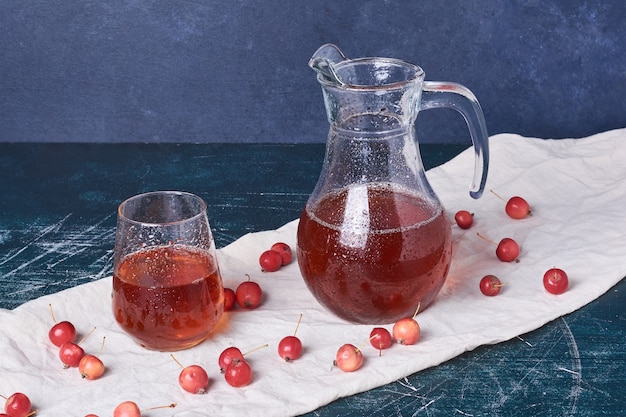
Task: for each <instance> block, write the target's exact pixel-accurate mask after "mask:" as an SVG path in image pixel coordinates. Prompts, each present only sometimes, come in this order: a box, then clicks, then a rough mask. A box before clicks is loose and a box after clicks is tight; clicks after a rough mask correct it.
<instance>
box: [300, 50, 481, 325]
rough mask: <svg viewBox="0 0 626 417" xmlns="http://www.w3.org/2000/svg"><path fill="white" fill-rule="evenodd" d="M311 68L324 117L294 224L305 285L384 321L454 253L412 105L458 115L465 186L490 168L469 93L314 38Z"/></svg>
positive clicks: (397, 63)
mask: <svg viewBox="0 0 626 417" xmlns="http://www.w3.org/2000/svg"><path fill="white" fill-rule="evenodd" d="M309 65H310V66H311V67H312V68H313V69H315V70H316V71H317V73H318V74H317V80H318V81H319V83H320V84H321V86H322V92H323V97H324V104H325V107H326V112H327V116H328V121H329V123H330V130H329V133H328V140H327V144H326V155H325V159H324V163H323V166H322V172H321V174H320V177H319V180H318V182H317V185H316V187H315V189H314V190H313V192H312V194H311V195H310V197H309V199H308V201H307V203H306V207H305V208H304V210H303V211H302V215H301V217H300V222H299V225H298V232H297V258H298V263H299V266H300V271H301V273H302V276H303V278H304V280H305V282H306V285H307V287H308V288H309V290H310V291H311V292H312V293H313V295H314V296H315V298H316V299H317V300H318V301H319V302H320V303H321V304H322V305H323V306H325V307H326V308H327V309H328V310H330V311H332V312H333V313H335V314H336V315H337V316H339V317H341V318H343V319H345V320H348V321H351V322H356V323H362V324H384V323H392V322H395V321H397V320H398V319H400V318H403V317H407V316H412V315H413V314H414V313H415V311H416V310H417V309H418V308H419V309H420V311H422V310H424V309H425V308H426V307H428V306H429V305H430V304H431V303H432V302H433V300H434V299H435V297H436V295H437V293H438V292H439V290H440V289H441V287H442V286H443V283H444V281H445V279H446V276H447V274H448V270H449V266H450V260H451V255H452V243H451V224H450V221H449V220H448V218H447V216H446V212H445V210H444V207H443V206H442V204H441V202H440V201H439V199H438V198H437V196H436V194H435V192H434V191H433V190H432V188H431V186H430V184H429V183H428V181H427V179H426V175H425V172H424V167H423V164H422V160H421V157H420V153H419V147H418V143H417V140H416V137H415V129H414V122H415V119H416V117H417V114H418V112H419V110H425V109H431V108H435V107H448V108H453V109H455V110H457V111H459V112H460V113H461V114H462V115H463V117H464V118H465V120H466V122H467V125H468V128H469V130H470V134H471V138H472V141H473V145H474V149H475V161H476V162H475V167H474V176H473V181H472V183H471V185H470V195H471V196H472V197H473V198H479V197H480V196H481V195H482V193H483V189H484V186H485V182H486V179H487V170H488V160H489V157H488V137H487V129H486V125H485V120H484V116H483V113H482V110H481V108H480V105H479V103H478V101H477V100H476V98H475V97H474V95H473V94H472V93H471V92H470V91H469V90H468V89H467V88H465V87H463V86H462V85H459V84H456V83H449V82H430V81H424V71H423V70H422V69H421V68H420V67H418V66H416V65H413V64H410V63H407V62H404V61H401V60H397V59H390V58H360V59H347V58H346V57H345V56H344V55H343V53H342V52H341V51H340V50H339V49H338V48H337V47H336V46H334V45H331V44H327V45H324V46H322V47H321V48H320V49H318V51H317V52H316V53H315V54H314V56H313V58H311V61H310V62H309Z"/></svg>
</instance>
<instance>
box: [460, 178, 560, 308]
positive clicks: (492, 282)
mask: <svg viewBox="0 0 626 417" xmlns="http://www.w3.org/2000/svg"><path fill="white" fill-rule="evenodd" d="M491 192H492V193H493V194H494V195H496V196H497V197H499V198H500V199H502V200H504V199H503V198H502V197H501V196H499V195H498V194H497V193H495V192H494V191H493V190H492V191H491ZM504 201H506V205H505V207H504V211H505V212H506V214H507V215H508V216H509V217H510V218H512V219H516V220H520V219H524V218H526V217H527V216H530V215H531V209H530V204H528V202H527V201H526V200H525V199H524V198H522V197H519V196H514V197H511V198H510V199H509V200H504ZM454 220H455V221H456V224H457V225H458V226H459V227H460V228H461V229H469V228H470V227H472V224H473V223H474V214H473V213H470V212H469V211H467V210H460V211H458V212H457V213H456V214H455V215H454ZM477 235H478V236H479V237H480V238H482V239H484V240H487V241H488V242H491V243H493V244H494V245H496V256H497V257H498V259H499V260H501V261H502V262H513V261H514V262H519V254H520V247H519V245H518V244H517V242H516V241H515V240H514V239H512V238H509V237H505V238H503V239H502V240H500V242H499V243H495V242H493V241H491V240H489V239H488V238H486V237H485V236H483V235H481V234H480V233H477ZM503 285H504V284H502V282H501V281H500V279H499V278H498V277H497V276H495V275H492V274H489V275H485V276H484V277H483V278H482V279H481V280H480V283H479V288H480V291H481V292H482V293H483V294H484V295H487V296H495V295H498V294H499V293H500V290H501V289H502V287H503ZM568 285H569V279H568V276H567V274H566V273H565V271H563V270H562V269H560V268H556V267H553V268H550V269H548V270H547V271H546V272H545V273H544V275H543V286H544V288H545V289H546V291H548V292H549V293H551V294H556V295H558V294H562V293H564V292H565V291H566V290H567V287H568Z"/></svg>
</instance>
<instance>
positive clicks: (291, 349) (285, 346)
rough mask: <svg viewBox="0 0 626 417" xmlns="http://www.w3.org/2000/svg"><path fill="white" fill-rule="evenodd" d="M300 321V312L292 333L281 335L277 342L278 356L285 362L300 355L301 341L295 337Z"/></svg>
mask: <svg viewBox="0 0 626 417" xmlns="http://www.w3.org/2000/svg"><path fill="white" fill-rule="evenodd" d="M300 322H302V314H300V317H299V318H298V324H296V330H294V332H293V335H292V336H285V337H283V338H282V339H281V340H280V342H279V343H278V356H280V357H281V358H283V359H284V360H285V361H287V362H289V361H293V360H295V359H298V358H299V357H300V356H301V355H302V341H301V340H300V339H298V338H297V337H296V333H298V328H299V327H300Z"/></svg>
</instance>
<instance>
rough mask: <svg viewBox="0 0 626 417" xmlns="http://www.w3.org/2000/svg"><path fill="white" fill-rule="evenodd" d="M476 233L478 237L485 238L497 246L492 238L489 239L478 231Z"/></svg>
mask: <svg viewBox="0 0 626 417" xmlns="http://www.w3.org/2000/svg"><path fill="white" fill-rule="evenodd" d="M476 235H477V236H478V237H479V238H481V239H483V240H486V241H487V242H489V243H491V244H492V245H496V246H498V244H497V243H496V242H494V241H493V240H491V239H489V238H487V237H485V236H483V235H481V234H480V233H478V232H476Z"/></svg>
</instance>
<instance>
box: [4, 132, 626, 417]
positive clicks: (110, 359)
mask: <svg viewBox="0 0 626 417" xmlns="http://www.w3.org/2000/svg"><path fill="white" fill-rule="evenodd" d="M490 146H491V164H490V173H489V180H488V186H487V188H488V189H494V190H495V191H496V192H497V193H499V194H500V195H502V196H505V197H510V196H513V195H520V196H522V197H524V198H525V199H527V200H528V201H529V203H530V204H531V206H532V216H530V217H528V218H526V219H523V220H512V219H509V218H508V217H507V216H506V215H505V213H504V202H503V201H501V200H500V199H498V198H497V197H495V196H494V195H493V194H491V193H490V192H489V191H487V192H486V193H485V195H484V196H483V197H482V198H481V199H479V200H472V199H471V198H470V197H469V195H468V193H467V185H468V184H469V181H470V178H471V175H472V172H471V171H472V169H473V166H474V160H473V158H474V156H473V151H472V150H471V149H468V150H467V151H465V152H463V153H462V154H461V155H459V156H458V157H456V158H455V159H453V160H452V161H450V162H448V163H446V164H444V165H442V166H440V167H437V168H435V169H432V170H430V171H429V172H428V174H427V176H428V178H429V181H430V182H431V185H432V186H433V188H434V189H435V190H436V192H437V194H438V195H439V197H440V198H441V200H442V201H443V203H444V205H445V207H446V208H447V210H448V213H449V216H450V218H451V220H452V216H453V214H454V213H455V212H456V211H457V210H460V209H467V210H469V211H471V212H474V213H475V224H474V226H473V227H472V229H469V230H461V229H459V228H458V227H456V226H453V239H454V255H453V265H452V268H451V270H450V273H449V276H448V280H447V282H446V284H445V285H444V287H443V289H442V291H441V293H440V294H439V296H438V298H437V300H436V302H435V303H434V304H433V305H432V306H431V307H430V308H428V309H427V310H425V311H424V312H423V313H420V314H419V315H418V321H419V322H420V325H421V327H422V339H421V340H420V341H419V342H418V343H417V344H416V345H414V346H400V345H396V346H393V347H392V348H390V349H388V350H385V351H384V352H383V354H382V356H379V352H377V351H376V350H375V349H373V348H371V346H369V344H368V343H367V339H368V336H369V332H370V330H371V328H372V326H362V325H354V324H348V323H346V322H343V321H341V320H339V319H337V318H336V317H334V316H333V315H332V314H330V313H328V312H326V311H325V310H324V309H323V308H321V307H320V306H319V305H318V304H317V302H316V301H315V300H314V299H313V297H312V296H311V295H310V294H309V292H308V290H307V289H306V287H305V285H304V283H303V281H302V279H301V277H300V274H299V270H298V266H297V265H296V263H295V262H294V263H292V264H291V265H289V266H287V267H285V268H283V269H281V270H280V271H278V272H274V273H261V272H260V269H259V267H258V264H257V260H258V256H259V254H260V253H261V252H262V251H263V250H265V249H267V248H269V246H270V245H271V244H272V243H274V242H277V241H284V242H287V243H289V244H290V245H291V246H292V247H294V248H295V238H296V228H297V221H293V222H291V223H289V224H286V225H285V226H283V227H281V228H280V229H278V230H275V231H265V232H259V233H253V234H249V235H246V236H243V237H242V238H241V239H239V240H238V241H236V242H234V243H233V244H231V245H229V246H227V247H225V248H223V249H221V250H219V253H218V258H219V262H220V267H221V271H222V275H223V280H224V284H225V285H226V286H229V287H236V285H237V284H238V283H239V282H241V281H243V280H245V279H246V276H245V274H250V275H251V277H252V279H254V280H256V281H257V282H259V283H260V285H261V286H262V287H263V289H264V291H265V294H266V298H265V301H264V303H263V304H262V305H261V307H259V308H258V309H256V310H253V311H241V310H238V311H233V312H229V313H226V314H225V317H224V320H223V321H222V323H221V325H220V327H219V329H217V331H216V332H215V334H213V336H212V337H211V338H210V339H209V340H207V341H206V342H204V343H202V344H201V345H199V346H197V347H195V348H192V349H189V350H186V351H181V352H177V353H176V354H175V356H176V358H177V359H178V360H179V361H180V362H182V363H183V364H187V365H190V364H194V363H197V364H200V365H202V366H204V367H205V368H206V369H207V371H208V372H209V376H210V378H211V385H210V390H209V392H208V393H207V394H205V395H192V394H188V393H185V392H184V391H182V390H181V389H180V388H179V386H178V381H177V378H178V374H179V372H180V368H179V366H178V365H177V364H176V363H175V362H174V361H173V360H172V359H171V358H170V356H169V354H168V353H160V352H151V351H146V350H144V349H142V348H140V347H139V346H137V345H136V344H135V343H133V342H132V341H131V340H130V339H129V338H128V337H127V336H126V335H125V334H124V333H123V332H122V331H121V330H120V329H119V328H118V326H117V325H116V324H115V322H114V320H113V316H112V313H111V306H110V302H111V300H110V287H111V279H110V278H106V279H102V280H100V281H96V282H93V283H89V284H86V285H82V286H79V287H75V288H72V289H69V290H66V291H62V292H60V293H57V294H54V295H51V296H46V297H42V298H40V299H37V300H33V301H31V302H28V303H26V304H24V305H22V306H20V307H18V308H16V309H15V310H12V311H8V310H0V352H2V355H1V356H0V375H1V377H0V393H1V394H4V395H9V394H10V393H12V392H15V391H21V392H24V393H26V394H28V395H29V396H30V398H31V400H32V402H33V406H34V407H36V408H38V409H39V410H40V411H39V413H38V415H40V416H63V415H73V416H83V415H85V414H87V413H95V414H98V415H100V416H101V417H103V416H109V415H112V412H113V409H114V408H115V406H116V405H117V404H118V403H120V402H122V401H126V400H131V401H135V402H136V403H137V404H138V405H139V407H140V408H148V407H152V406H157V405H164V404H169V403H174V402H175V403H177V404H178V405H177V407H176V408H173V409H163V410H154V411H150V412H149V413H147V415H149V416H155V417H156V416H170V415H173V416H207V415H219V416H231V415H232V416H256V415H258V416H289V415H296V414H301V413H305V412H308V411H311V410H314V409H316V408H317V407H319V406H322V405H324V404H327V403H329V402H331V401H333V400H335V399H337V398H339V397H342V396H348V395H351V394H354V393H358V392H362V391H365V390H368V389H371V388H374V387H377V386H380V385H384V384H386V383H389V382H392V381H394V380H396V379H399V378H402V377H404V376H406V375H409V374H411V373H414V372H416V371H420V370H422V369H425V368H427V367H431V366H435V365H437V364H439V363H441V362H443V361H446V360H448V359H451V358H453V357H455V356H457V355H459V354H461V353H462V352H464V351H467V350H471V349H473V348H475V347H477V346H479V345H483V344H493V343H498V342H501V341H505V340H508V339H511V338H513V337H515V336H517V335H520V334H523V333H525V332H529V331H531V330H533V329H536V328H538V327H540V326H542V325H543V324H544V323H546V322H548V321H551V320H553V319H555V318H557V317H559V316H561V315H564V314H567V313H569V312H571V311H574V310H576V309H578V308H580V307H581V306H583V305H585V304H587V303H588V302H590V301H592V300H594V299H595V298H597V297H598V296H600V295H601V294H603V293H604V292H606V291H607V290H608V289H609V288H610V287H611V286H613V285H614V284H616V283H617V282H619V281H620V280H621V279H622V278H623V277H624V276H625V275H626V210H624V207H626V163H625V161H626V129H620V130H614V131H609V132H605V133H602V134H598V135H595V136H592V137H588V138H583V139H562V140H541V139H533V138H524V137H520V136H516V135H511V134H501V135H496V136H493V137H491V138H490ZM477 231H480V232H481V233H482V234H484V235H486V236H489V237H490V238H492V239H493V240H496V241H499V240H500V239H501V238H503V237H512V238H514V239H516V240H517V241H518V242H519V243H520V245H521V255H520V262H519V263H503V262H500V261H499V260H498V259H497V258H496V257H495V247H494V246H492V245H490V244H489V243H487V242H485V241H484V240H482V239H480V238H478V237H477V236H476V232H477ZM553 266H557V267H559V268H562V269H564V270H565V271H567V273H568V274H569V277H570V288H569V290H568V291H567V292H566V293H564V294H562V295H559V296H555V295H551V294H548V293H547V292H546V291H545V290H544V289H543V285H542V276H543V273H544V272H545V271H546V270H547V269H549V268H551V267H553ZM486 274H495V275H497V276H499V277H500V278H501V280H502V281H504V282H506V283H507V285H506V287H504V289H503V291H502V293H501V294H500V295H498V296H496V297H485V296H483V295H482V294H481V293H480V291H479V289H478V281H479V280H480V278H481V277H482V276H483V275H486ZM355 279H358V277H355ZM49 303H52V304H53V306H54V309H55V314H56V317H57V319H59V320H63V319H68V320H71V321H72V322H73V323H74V324H75V325H76V327H77V329H78V330H79V332H80V333H82V334H84V333H87V332H88V331H89V330H90V329H92V328H93V327H94V326H95V327H96V330H95V332H94V333H93V334H92V335H91V336H90V337H89V338H88V339H87V340H86V341H85V342H84V343H83V347H84V348H85V350H86V351H88V352H92V353H97V352H98V351H99V349H100V344H101V341H102V337H103V336H106V343H105V346H104V351H103V352H102V353H101V355H100V358H101V359H102V360H103V362H104V363H105V365H106V366H107V371H106V373H105V375H104V376H103V377H102V378H101V379H99V380H95V381H87V380H83V379H81V377H80V375H79V374H78V371H77V370H76V369H63V367H62V366H61V363H60V362H59V360H58V357H57V348H55V347H54V346H52V344H51V343H50V342H49V341H48V337H47V333H48V329H49V328H50V327H51V325H52V322H51V318H50V314H49V311H48V304H49ZM301 313H302V314H303V318H302V323H301V324H300V327H299V330H298V336H299V337H300V339H301V340H302V342H303V344H304V346H305V350H304V354H303V356H302V357H301V358H300V359H298V360H296V361H293V362H291V363H286V362H285V361H283V360H282V359H280V358H279V357H278V355H277V353H276V347H277V344H278V342H279V340H280V339H281V338H282V337H283V336H286V335H289V334H292V333H293V331H294V329H295V325H296V323H297V320H298V316H299V315H300V314H301ZM388 327H389V329H390V328H391V326H388ZM265 343H267V344H269V347H268V348H266V349H262V350H259V351H256V352H254V353H251V354H250V355H249V356H248V360H249V362H250V364H251V366H252V368H253V372H254V381H253V383H252V384H251V385H249V386H247V387H245V388H232V387H230V386H229V385H228V384H227V383H226V382H225V381H224V379H223V377H222V375H221V374H220V373H219V370H218V365H217V358H218V355H219V354H220V352H221V351H222V350H223V349H225V348H226V347H228V346H232V345H234V346H238V347H239V348H240V349H241V350H242V351H246V350H250V349H252V348H255V347H257V346H260V345H263V344H265ZM344 343H353V344H355V345H363V351H364V355H365V357H366V359H365V364H364V366H363V367H362V368H361V369H360V370H358V371H357V372H353V373H344V372H342V371H340V370H339V369H337V368H333V367H332V362H333V359H334V357H335V353H336V350H337V349H338V347H339V346H341V345H342V344H344Z"/></svg>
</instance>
